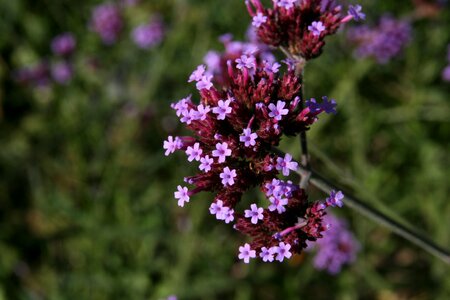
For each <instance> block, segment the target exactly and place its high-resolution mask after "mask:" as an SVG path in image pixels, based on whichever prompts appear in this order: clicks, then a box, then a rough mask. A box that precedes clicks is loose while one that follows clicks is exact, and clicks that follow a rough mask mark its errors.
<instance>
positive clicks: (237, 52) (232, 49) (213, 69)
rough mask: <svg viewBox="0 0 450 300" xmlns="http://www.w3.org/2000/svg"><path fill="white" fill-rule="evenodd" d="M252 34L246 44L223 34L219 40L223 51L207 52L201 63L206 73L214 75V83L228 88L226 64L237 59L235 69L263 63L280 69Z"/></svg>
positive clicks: (251, 32) (266, 48)
mask: <svg viewBox="0 0 450 300" xmlns="http://www.w3.org/2000/svg"><path fill="white" fill-rule="evenodd" d="M253 33H254V31H253V30H249V32H248V38H249V41H248V42H241V41H235V40H233V36H232V35H231V34H224V35H222V36H221V37H220V39H219V40H220V41H221V42H222V43H223V45H224V48H225V50H224V51H223V52H218V51H209V52H208V53H207V54H206V55H205V57H204V58H203V61H204V63H205V64H206V72H207V73H209V74H211V75H214V77H213V78H214V81H215V83H217V84H219V85H222V86H228V84H229V82H230V78H229V77H228V65H227V62H228V61H229V60H231V61H235V60H238V59H239V63H238V64H236V68H240V67H242V66H244V65H245V64H247V65H252V64H255V66H262V63H263V62H264V63H265V64H266V65H269V66H270V67H272V68H274V70H276V69H278V68H279V67H280V64H278V63H276V62H275V57H274V56H273V54H272V52H270V51H269V48H268V47H267V46H265V45H264V44H261V43H259V42H258V41H257V40H256V39H255V37H254V35H253ZM253 58H254V59H253Z"/></svg>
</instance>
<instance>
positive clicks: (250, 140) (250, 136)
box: [239, 128, 258, 147]
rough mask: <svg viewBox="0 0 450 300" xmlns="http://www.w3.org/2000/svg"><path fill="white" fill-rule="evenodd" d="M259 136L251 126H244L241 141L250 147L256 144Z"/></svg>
mask: <svg viewBox="0 0 450 300" xmlns="http://www.w3.org/2000/svg"><path fill="white" fill-rule="evenodd" d="M257 138H258V135H257V134H256V133H254V132H253V133H252V130H251V129H250V128H244V131H243V132H242V135H241V136H240V137H239V141H240V142H243V143H244V146H245V147H250V146H255V145H256V141H255V140H256V139H257Z"/></svg>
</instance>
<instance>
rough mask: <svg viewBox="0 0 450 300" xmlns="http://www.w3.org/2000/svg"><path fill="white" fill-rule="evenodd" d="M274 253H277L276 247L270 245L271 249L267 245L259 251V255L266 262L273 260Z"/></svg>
mask: <svg viewBox="0 0 450 300" xmlns="http://www.w3.org/2000/svg"><path fill="white" fill-rule="evenodd" d="M274 253H275V248H274V247H270V248H269V249H267V248H266V247H262V248H261V252H260V253H259V257H261V258H262V260H263V261H264V262H273V259H274V257H273V255H274Z"/></svg>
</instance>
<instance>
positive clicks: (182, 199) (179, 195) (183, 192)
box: [173, 185, 190, 207]
mask: <svg viewBox="0 0 450 300" xmlns="http://www.w3.org/2000/svg"><path fill="white" fill-rule="evenodd" d="M177 189H178V191H177V192H174V193H173V194H174V196H175V199H178V206H181V207H183V206H184V203H186V202H189V199H190V197H189V190H188V188H187V187H182V186H181V185H179V186H177Z"/></svg>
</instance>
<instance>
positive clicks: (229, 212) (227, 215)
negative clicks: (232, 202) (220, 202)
mask: <svg viewBox="0 0 450 300" xmlns="http://www.w3.org/2000/svg"><path fill="white" fill-rule="evenodd" d="M222 219H223V220H224V221H225V223H226V224H228V223H230V222H233V221H234V209H231V208H228V207H224V210H223V212H222Z"/></svg>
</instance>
